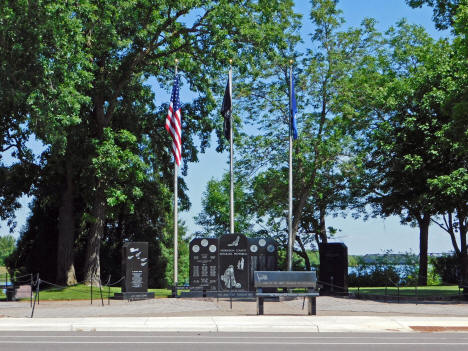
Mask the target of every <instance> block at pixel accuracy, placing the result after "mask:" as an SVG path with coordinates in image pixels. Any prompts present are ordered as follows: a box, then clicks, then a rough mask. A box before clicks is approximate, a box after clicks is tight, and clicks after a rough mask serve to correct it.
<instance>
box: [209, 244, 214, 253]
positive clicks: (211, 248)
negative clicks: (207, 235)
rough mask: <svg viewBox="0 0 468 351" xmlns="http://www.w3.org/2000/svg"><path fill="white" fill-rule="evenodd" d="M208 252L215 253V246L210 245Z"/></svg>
mask: <svg viewBox="0 0 468 351" xmlns="http://www.w3.org/2000/svg"><path fill="white" fill-rule="evenodd" d="M208 250H210V252H216V245H210V247H209V248H208Z"/></svg>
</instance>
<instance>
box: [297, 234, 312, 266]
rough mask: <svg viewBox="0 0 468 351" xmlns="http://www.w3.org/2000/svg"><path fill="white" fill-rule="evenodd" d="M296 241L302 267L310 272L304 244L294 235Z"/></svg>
mask: <svg viewBox="0 0 468 351" xmlns="http://www.w3.org/2000/svg"><path fill="white" fill-rule="evenodd" d="M296 241H297V242H298V243H299V246H300V247H301V251H300V252H298V254H299V255H300V256H301V257H302V258H303V259H304V265H305V267H306V270H307V271H310V268H311V266H310V259H309V256H308V255H307V250H306V248H305V246H304V243H303V242H302V240H301V238H299V236H297V235H296Z"/></svg>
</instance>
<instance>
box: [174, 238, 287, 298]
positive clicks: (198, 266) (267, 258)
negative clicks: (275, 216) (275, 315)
mask: <svg viewBox="0 0 468 351" xmlns="http://www.w3.org/2000/svg"><path fill="white" fill-rule="evenodd" d="M189 250H190V293H189V294H187V293H182V294H183V295H190V296H193V294H194V293H195V294H200V291H203V293H204V294H205V293H207V292H208V294H209V295H210V296H213V295H215V294H216V295H217V296H220V297H229V296H237V297H247V296H253V295H254V293H253V292H254V290H255V289H254V285H253V272H254V271H255V270H263V271H273V270H277V268H278V267H277V266H278V264H277V261H278V257H277V251H278V249H277V244H276V242H275V240H273V239H272V238H247V237H246V236H245V235H243V234H226V235H222V236H221V237H219V238H195V239H193V240H192V241H191V242H190V245H189Z"/></svg>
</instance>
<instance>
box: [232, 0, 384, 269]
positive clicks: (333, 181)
mask: <svg viewBox="0 0 468 351" xmlns="http://www.w3.org/2000/svg"><path fill="white" fill-rule="evenodd" d="M336 4H337V1H331V0H320V1H318V0H317V1H312V9H311V15H310V16H311V22H312V24H313V25H314V26H315V30H314V32H313V34H312V45H313V47H314V49H313V51H312V50H310V51H309V52H308V53H307V55H306V56H305V58H304V59H303V60H302V61H300V63H299V64H297V63H296V67H297V66H298V68H296V69H295V75H296V77H298V78H297V79H296V98H297V99H298V101H299V103H298V106H304V109H303V110H300V111H299V119H298V121H299V128H300V131H299V138H298V139H297V140H296V141H294V156H293V169H294V181H293V183H294V197H295V198H294V204H293V235H294V237H295V238H296V239H295V241H296V243H297V244H298V246H299V247H298V248H297V249H296V250H295V251H296V252H297V253H298V254H300V256H301V257H302V258H303V259H304V261H305V266H306V267H307V269H310V261H309V258H308V256H307V252H306V248H307V247H308V246H309V245H311V244H312V243H313V240H314V239H316V240H317V241H318V242H326V241H327V238H328V236H329V235H330V234H333V233H334V229H333V228H327V226H326V216H327V215H331V214H337V213H343V212H344V211H345V209H346V208H349V207H352V206H354V205H356V206H357V205H358V204H357V198H356V197H355V196H354V195H353V194H352V191H351V185H352V184H353V182H352V180H351V179H353V178H354V177H355V175H356V173H357V172H358V171H359V170H358V168H359V167H358V166H357V164H355V162H354V155H353V148H354V146H353V144H354V141H353V136H354V135H359V130H360V129H361V128H363V127H364V125H365V124H364V123H363V120H365V119H364V118H362V116H360V115H350V114H348V111H349V108H348V105H349V102H348V101H346V99H345V98H343V96H349V95H350V93H351V89H352V88H354V87H352V86H351V85H350V82H351V81H352V79H351V78H353V79H356V80H357V79H359V77H360V76H361V75H363V74H365V70H366V69H367V67H368V66H367V64H366V60H367V57H368V56H369V55H370V54H371V52H372V49H373V47H374V45H375V43H376V36H377V33H376V32H375V29H374V26H373V21H371V20H365V21H364V22H363V25H362V26H361V27H360V28H352V29H349V30H347V31H340V26H341V25H342V23H343V19H342V18H341V17H340V11H339V10H338V9H337V8H336ZM294 48H295V42H294V41H291V42H290V43H289V47H287V48H285V49H284V50H283V51H280V52H278V53H277V57H276V60H275V61H274V62H275V63H276V64H275V65H273V66H272V67H270V68H267V69H265V70H264V71H263V74H262V75H259V76H258V77H256V80H255V81H253V82H246V83H245V84H244V85H243V87H242V90H241V93H240V95H241V96H242V97H245V98H244V101H245V103H244V104H243V106H244V107H245V110H246V111H248V114H249V116H258V117H257V118H256V119H254V120H253V124H254V125H255V126H256V127H257V128H258V129H259V130H260V131H261V135H253V136H250V137H248V138H247V139H246V140H245V141H243V142H242V145H241V149H240V153H241V154H242V157H241V159H242V163H241V167H242V168H243V170H244V173H245V174H246V175H247V176H249V175H250V177H251V178H252V179H253V180H252V184H253V197H254V198H255V202H254V203H255V206H253V208H255V210H256V212H257V220H258V221H265V222H266V225H267V227H268V229H269V231H270V232H272V233H277V234H278V235H279V236H281V238H282V239H281V241H282V242H283V243H286V242H287V240H286V235H285V234H286V232H287V229H286V228H287V212H286V208H287V198H288V196H287V193H288V186H287V182H288V181H287V179H288V176H287V174H288V161H287V160H288V158H287V138H288V121H289V108H288V100H289V98H288V96H289V89H288V86H289V84H288V83H289V82H288V81H289V79H288V66H289V59H290V58H293V57H298V56H299V54H298V53H297V52H295V49H294ZM361 118H362V120H361ZM353 203H354V205H353Z"/></svg>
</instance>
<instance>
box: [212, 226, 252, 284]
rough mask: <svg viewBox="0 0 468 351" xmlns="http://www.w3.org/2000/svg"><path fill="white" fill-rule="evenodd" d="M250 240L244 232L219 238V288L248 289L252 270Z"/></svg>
mask: <svg viewBox="0 0 468 351" xmlns="http://www.w3.org/2000/svg"><path fill="white" fill-rule="evenodd" d="M249 268H250V255H249V242H248V240H247V237H246V236H245V235H243V234H226V235H223V236H221V237H220V238H219V273H218V274H219V290H220V291H230V290H232V291H248V290H249V285H250V284H249V271H250V269H249Z"/></svg>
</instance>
